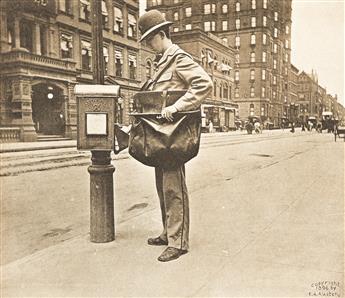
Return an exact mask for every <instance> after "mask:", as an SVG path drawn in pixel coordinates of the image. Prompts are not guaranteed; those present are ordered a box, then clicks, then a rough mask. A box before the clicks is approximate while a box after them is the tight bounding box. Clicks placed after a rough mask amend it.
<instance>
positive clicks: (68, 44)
mask: <svg viewBox="0 0 345 298" xmlns="http://www.w3.org/2000/svg"><path fill="white" fill-rule="evenodd" d="M0 5H1V6H0V19H1V22H0V32H1V40H0V131H1V138H2V140H3V141H16V140H21V141H34V140H36V139H37V137H38V136H41V135H47V134H48V135H63V136H65V137H68V138H75V137H76V129H77V127H76V125H77V122H76V120H77V118H76V113H77V110H76V108H77V107H76V99H75V96H74V91H73V90H74V86H75V85H76V84H78V83H82V84H91V83H92V69H91V67H92V49H91V9H90V2H89V0H40V1H38V0H27V1H25V2H23V1H20V0H11V1H9V0H7V1H1V2H0ZM138 15H139V2H138V1H136V0H123V1H112V0H103V1H102V16H103V26H104V28H103V39H104V49H103V54H104V61H105V68H106V74H105V75H106V83H108V84H119V85H120V86H121V99H120V101H119V105H118V107H117V115H118V117H119V118H118V119H117V121H119V122H123V123H128V120H129V119H128V112H129V111H130V110H131V107H132V103H131V98H132V95H133V94H134V93H135V92H137V91H138V90H139V87H140V83H141V72H140V71H139V69H138V68H139V67H138V66H139V61H140V51H139V44H138V30H137V19H138Z"/></svg>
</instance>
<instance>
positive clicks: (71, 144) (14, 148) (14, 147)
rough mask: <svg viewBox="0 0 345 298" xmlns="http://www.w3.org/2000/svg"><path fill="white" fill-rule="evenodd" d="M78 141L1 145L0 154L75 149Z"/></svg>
mask: <svg viewBox="0 0 345 298" xmlns="http://www.w3.org/2000/svg"><path fill="white" fill-rule="evenodd" d="M75 147H77V141H76V140H67V141H47V142H16V143H2V144H0V153H7V152H22V151H34V150H46V149H60V148H75Z"/></svg>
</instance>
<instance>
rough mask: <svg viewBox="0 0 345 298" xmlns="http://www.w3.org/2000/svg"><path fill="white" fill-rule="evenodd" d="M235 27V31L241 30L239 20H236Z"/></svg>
mask: <svg viewBox="0 0 345 298" xmlns="http://www.w3.org/2000/svg"><path fill="white" fill-rule="evenodd" d="M235 27H236V29H240V28H241V20H240V19H236V21H235Z"/></svg>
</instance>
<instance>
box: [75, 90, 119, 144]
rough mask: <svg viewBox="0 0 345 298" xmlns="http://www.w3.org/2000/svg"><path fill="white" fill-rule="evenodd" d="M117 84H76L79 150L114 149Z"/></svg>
mask: <svg viewBox="0 0 345 298" xmlns="http://www.w3.org/2000/svg"><path fill="white" fill-rule="evenodd" d="M119 92H120V86H117V85H76V86H75V94H76V97H77V110H78V118H77V121H78V134H77V148H78V150H112V149H113V146H114V128H113V127H114V123H115V102H116V100H117V98H118V97H119Z"/></svg>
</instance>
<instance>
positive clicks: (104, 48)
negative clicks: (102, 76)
mask: <svg viewBox="0 0 345 298" xmlns="http://www.w3.org/2000/svg"><path fill="white" fill-rule="evenodd" d="M103 59H104V72H105V73H106V74H108V62H109V51H108V47H103Z"/></svg>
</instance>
